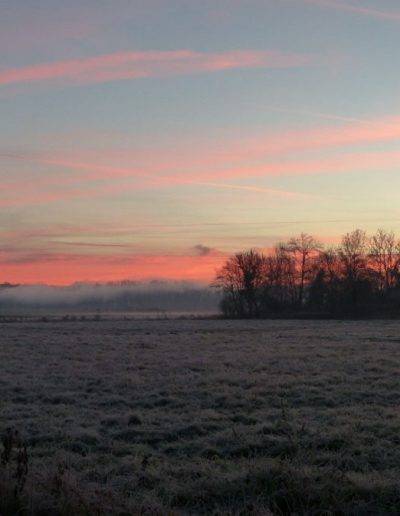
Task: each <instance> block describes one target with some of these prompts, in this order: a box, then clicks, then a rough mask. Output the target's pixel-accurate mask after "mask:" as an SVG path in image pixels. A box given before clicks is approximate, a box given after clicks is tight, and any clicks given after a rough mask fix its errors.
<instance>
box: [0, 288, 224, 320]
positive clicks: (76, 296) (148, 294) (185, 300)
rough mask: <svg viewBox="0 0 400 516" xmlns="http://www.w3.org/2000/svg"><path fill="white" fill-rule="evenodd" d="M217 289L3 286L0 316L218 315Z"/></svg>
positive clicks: (0, 296)
mask: <svg viewBox="0 0 400 516" xmlns="http://www.w3.org/2000/svg"><path fill="white" fill-rule="evenodd" d="M219 300H220V294H219V293H218V291H216V290H215V289H212V288H209V287H206V286H204V285H201V284H196V283H190V282H185V281H176V282H173V281H150V282H131V281H122V282H118V283H105V284H102V283H76V284H74V285H71V286H67V287H60V286H49V285H16V286H12V285H3V286H0V313H5V312H10V311H13V310H23V309H29V310H35V309H47V310H50V311H51V310H54V309H69V310H83V311H85V310H87V311H93V310H109V311H174V312H175V311H185V312H193V313H197V312H208V313H210V312H217V311H218V303H219Z"/></svg>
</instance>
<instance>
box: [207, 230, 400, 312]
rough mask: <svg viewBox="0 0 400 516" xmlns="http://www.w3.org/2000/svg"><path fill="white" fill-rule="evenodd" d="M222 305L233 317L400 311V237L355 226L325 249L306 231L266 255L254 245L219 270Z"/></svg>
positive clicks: (218, 281)
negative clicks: (397, 238) (336, 244)
mask: <svg viewBox="0 0 400 516" xmlns="http://www.w3.org/2000/svg"><path fill="white" fill-rule="evenodd" d="M215 284H216V286H218V287H219V288H221V289H222V292H223V296H222V303H221V308H222V311H223V313H224V314H225V315H226V316H229V317H269V316H274V315H284V316H293V315H300V314H301V315H302V316H306V315H307V314H309V316H321V317H322V316H332V315H333V316H337V317H345V316H361V315H362V316H367V315H380V316H383V315H390V316H397V315H400V242H398V241H397V240H396V238H395V235H394V234H393V233H392V232H386V231H384V230H382V229H380V230H378V231H377V233H376V234H375V235H373V236H372V237H371V238H368V236H367V235H366V233H365V231H362V230H360V229H356V230H355V231H352V232H350V233H347V234H346V235H344V236H343V238H342V241H341V243H340V245H339V246H337V247H336V248H335V247H332V248H329V249H326V250H324V249H323V247H322V245H321V244H320V243H319V242H318V241H317V240H316V239H315V238H314V237H312V236H311V235H307V234H306V233H302V234H301V235H300V236H298V237H294V238H291V239H290V240H289V241H288V242H286V243H281V244H278V245H277V246H276V247H275V248H274V249H273V250H272V252H271V253H269V254H268V255H267V256H264V255H262V254H261V253H259V252H257V251H255V250H251V251H247V252H243V253H238V254H236V255H235V256H233V257H231V258H230V259H229V260H228V261H227V263H226V264H225V266H224V267H223V268H222V269H221V270H220V271H219V273H218V275H217V280H216V282H215Z"/></svg>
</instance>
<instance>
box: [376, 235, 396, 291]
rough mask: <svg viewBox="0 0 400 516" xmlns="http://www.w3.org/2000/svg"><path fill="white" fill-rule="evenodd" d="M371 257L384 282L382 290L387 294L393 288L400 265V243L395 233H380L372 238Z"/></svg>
mask: <svg viewBox="0 0 400 516" xmlns="http://www.w3.org/2000/svg"><path fill="white" fill-rule="evenodd" d="M369 256H370V259H371V261H372V263H373V264H374V265H375V267H376V268H377V271H378V273H379V276H380V278H381V280H382V282H381V290H383V291H385V292H387V291H388V290H389V288H390V287H391V286H393V283H394V280H395V277H396V276H397V274H396V273H397V272H398V269H399V265H400V242H398V241H396V238H395V236H394V233H393V231H390V232H388V231H385V230H384V229H378V231H377V232H376V233H375V235H373V236H372V237H371V241H370V249H369Z"/></svg>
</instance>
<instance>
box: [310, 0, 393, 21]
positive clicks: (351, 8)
mask: <svg viewBox="0 0 400 516" xmlns="http://www.w3.org/2000/svg"><path fill="white" fill-rule="evenodd" d="M303 2H305V3H307V4H313V5H316V6H318V7H327V8H330V9H335V10H337V11H345V12H349V13H353V14H360V15H362V16H368V17H370V18H377V19H380V20H388V21H393V22H400V12H388V11H380V10H378V9H370V8H369V7H362V6H360V5H351V4H348V3H344V2H340V1H336V0H303Z"/></svg>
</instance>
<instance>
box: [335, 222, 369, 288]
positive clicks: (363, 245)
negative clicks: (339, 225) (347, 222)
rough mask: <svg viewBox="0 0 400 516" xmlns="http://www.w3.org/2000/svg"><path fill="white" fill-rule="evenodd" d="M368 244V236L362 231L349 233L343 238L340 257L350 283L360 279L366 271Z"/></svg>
mask: <svg viewBox="0 0 400 516" xmlns="http://www.w3.org/2000/svg"><path fill="white" fill-rule="evenodd" d="M367 244H368V238H367V235H366V233H365V231H363V230H361V229H356V230H355V231H352V232H351V233H347V234H346V235H344V237H343V238H342V243H341V246H340V248H339V256H340V259H341V261H342V264H343V268H344V271H343V272H344V274H345V276H346V277H347V278H348V279H349V280H350V281H356V280H358V279H360V278H361V276H362V274H363V273H364V272H365V270H366V266H367V260H366V251H367Z"/></svg>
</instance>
